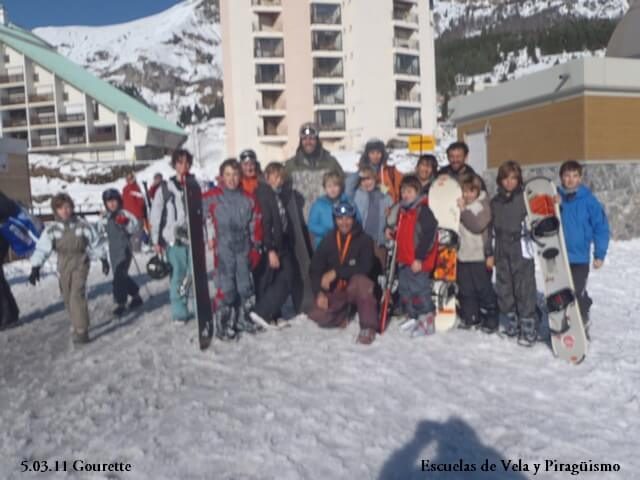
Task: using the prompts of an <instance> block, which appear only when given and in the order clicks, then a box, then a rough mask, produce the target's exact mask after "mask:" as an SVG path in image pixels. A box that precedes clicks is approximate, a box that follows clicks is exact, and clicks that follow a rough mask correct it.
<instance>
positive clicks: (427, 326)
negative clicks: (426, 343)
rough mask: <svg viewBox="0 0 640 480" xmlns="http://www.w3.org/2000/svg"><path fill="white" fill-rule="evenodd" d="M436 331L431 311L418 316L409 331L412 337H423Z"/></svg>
mask: <svg viewBox="0 0 640 480" xmlns="http://www.w3.org/2000/svg"><path fill="white" fill-rule="evenodd" d="M434 333H436V316H435V314H434V313H433V312H430V313H426V314H423V315H420V316H418V322H417V323H416V326H415V327H414V329H413V330H412V331H411V336H412V337H424V336H426V335H433V334H434Z"/></svg>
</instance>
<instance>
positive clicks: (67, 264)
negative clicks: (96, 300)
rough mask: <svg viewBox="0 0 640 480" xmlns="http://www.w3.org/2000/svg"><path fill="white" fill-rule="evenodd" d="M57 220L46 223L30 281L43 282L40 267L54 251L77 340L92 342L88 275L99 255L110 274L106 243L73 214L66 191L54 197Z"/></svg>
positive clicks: (38, 245) (64, 297)
mask: <svg viewBox="0 0 640 480" xmlns="http://www.w3.org/2000/svg"><path fill="white" fill-rule="evenodd" d="M51 209H52V211H53V214H54V221H53V222H52V223H50V224H49V225H47V227H46V228H45V230H44V232H43V233H42V235H41V236H40V239H39V240H38V243H37V244H36V249H35V251H34V253H33V255H32V256H31V265H32V268H31V274H30V275H29V283H31V285H35V284H36V283H37V282H39V281H40V269H41V267H42V265H44V263H45V262H46V260H47V258H49V255H51V253H52V252H56V253H57V256H58V275H59V283H60V292H61V293H62V298H63V299H64V306H65V308H66V310H67V313H68V314H69V318H70V319H71V324H72V340H73V342H74V343H87V342H89V308H88V305H87V295H86V293H87V278H88V277H89V267H90V265H91V259H92V258H100V260H101V262H102V272H103V273H104V274H105V275H108V274H109V262H107V258H106V251H105V249H104V244H103V243H102V242H101V241H100V240H101V239H100V236H99V235H98V233H97V231H96V229H95V228H93V227H92V226H91V225H90V224H89V223H88V222H86V221H85V220H84V219H82V218H80V217H77V216H76V215H75V213H74V203H73V200H72V199H71V197H70V196H69V195H67V194H66V193H59V194H57V195H55V196H54V197H53V198H52V199H51Z"/></svg>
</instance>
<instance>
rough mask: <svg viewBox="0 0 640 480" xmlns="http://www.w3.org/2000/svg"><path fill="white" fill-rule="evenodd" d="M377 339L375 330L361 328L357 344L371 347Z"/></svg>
mask: <svg viewBox="0 0 640 480" xmlns="http://www.w3.org/2000/svg"><path fill="white" fill-rule="evenodd" d="M375 338H376V331H375V330H374V329H373V328H361V329H360V333H359V334H358V338H357V339H356V343H358V344H360V345H371V344H372V343H373V341H374V340H375Z"/></svg>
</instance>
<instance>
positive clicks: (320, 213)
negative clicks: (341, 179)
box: [307, 193, 360, 248]
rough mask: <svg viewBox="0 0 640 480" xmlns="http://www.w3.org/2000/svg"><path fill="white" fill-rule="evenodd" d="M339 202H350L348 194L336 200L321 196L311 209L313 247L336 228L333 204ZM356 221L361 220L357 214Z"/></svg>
mask: <svg viewBox="0 0 640 480" xmlns="http://www.w3.org/2000/svg"><path fill="white" fill-rule="evenodd" d="M337 202H349V203H351V202H350V200H349V198H348V197H347V195H346V194H344V193H343V194H342V195H340V198H339V199H338V200H336V201H335V202H334V201H333V200H331V199H330V198H329V197H328V196H327V195H323V196H321V197H319V198H318V199H317V200H316V201H315V202H313V205H311V210H309V221H308V222H307V227H308V229H309V233H311V234H312V235H313V247H314V248H318V245H320V242H321V241H322V239H323V238H324V236H325V235H326V234H327V233H328V232H330V231H331V230H333V229H334V228H335V226H336V225H335V223H334V221H333V205H334V204H335V203H337ZM356 221H357V222H359V221H360V216H359V215H356Z"/></svg>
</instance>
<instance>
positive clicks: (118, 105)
mask: <svg viewBox="0 0 640 480" xmlns="http://www.w3.org/2000/svg"><path fill="white" fill-rule="evenodd" d="M0 42H3V43H5V44H7V45H9V46H10V47H11V48H13V49H14V50H16V51H18V52H20V53H21V54H23V55H25V56H27V57H29V58H30V59H31V60H32V61H34V62H36V63H37V64H39V65H40V66H42V67H43V68H45V69H47V70H49V71H50V72H53V73H55V74H56V75H57V76H58V77H60V78H61V79H63V80H64V81H65V82H67V83H69V84H71V85H73V86H74V87H76V88H78V89H79V90H81V91H83V92H86V93H87V94H88V95H89V96H91V97H93V98H95V99H96V100H97V101H98V102H100V103H102V104H104V105H105V106H106V107H107V108H109V109H110V110H112V111H114V112H123V113H126V114H127V115H129V116H130V117H131V118H132V119H134V120H136V121H137V122H138V123H140V124H142V125H145V126H147V127H149V128H153V129H155V130H160V131H163V132H169V133H171V134H174V135H179V136H181V137H186V133H185V132H184V131H183V130H182V129H181V128H180V127H178V126H177V125H175V124H174V123H172V122H170V121H168V120H167V119H165V118H162V117H161V116H160V115H158V114H157V113H156V112H154V111H153V110H151V109H150V108H148V107H146V106H145V105H143V104H142V103H140V102H139V101H137V100H136V99H134V98H133V97H131V96H129V95H127V94H126V93H124V92H122V91H121V90H119V89H118V88H116V87H114V86H113V85H111V84H110V83H108V82H105V81H104V80H102V79H100V78H98V77H96V76H94V75H92V74H91V73H89V72H88V71H87V70H85V69H84V68H82V67H80V66H79V65H76V64H75V63H73V62H72V61H70V60H68V59H67V58H65V57H64V56H62V55H60V54H59V53H58V52H56V50H55V49H54V48H53V47H51V46H50V45H49V44H48V43H47V42H45V41H44V40H42V39H41V38H39V37H38V36H37V35H34V34H33V33H31V32H29V31H27V30H24V29H22V28H20V27H18V26H16V25H13V24H9V25H2V24H0Z"/></svg>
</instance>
